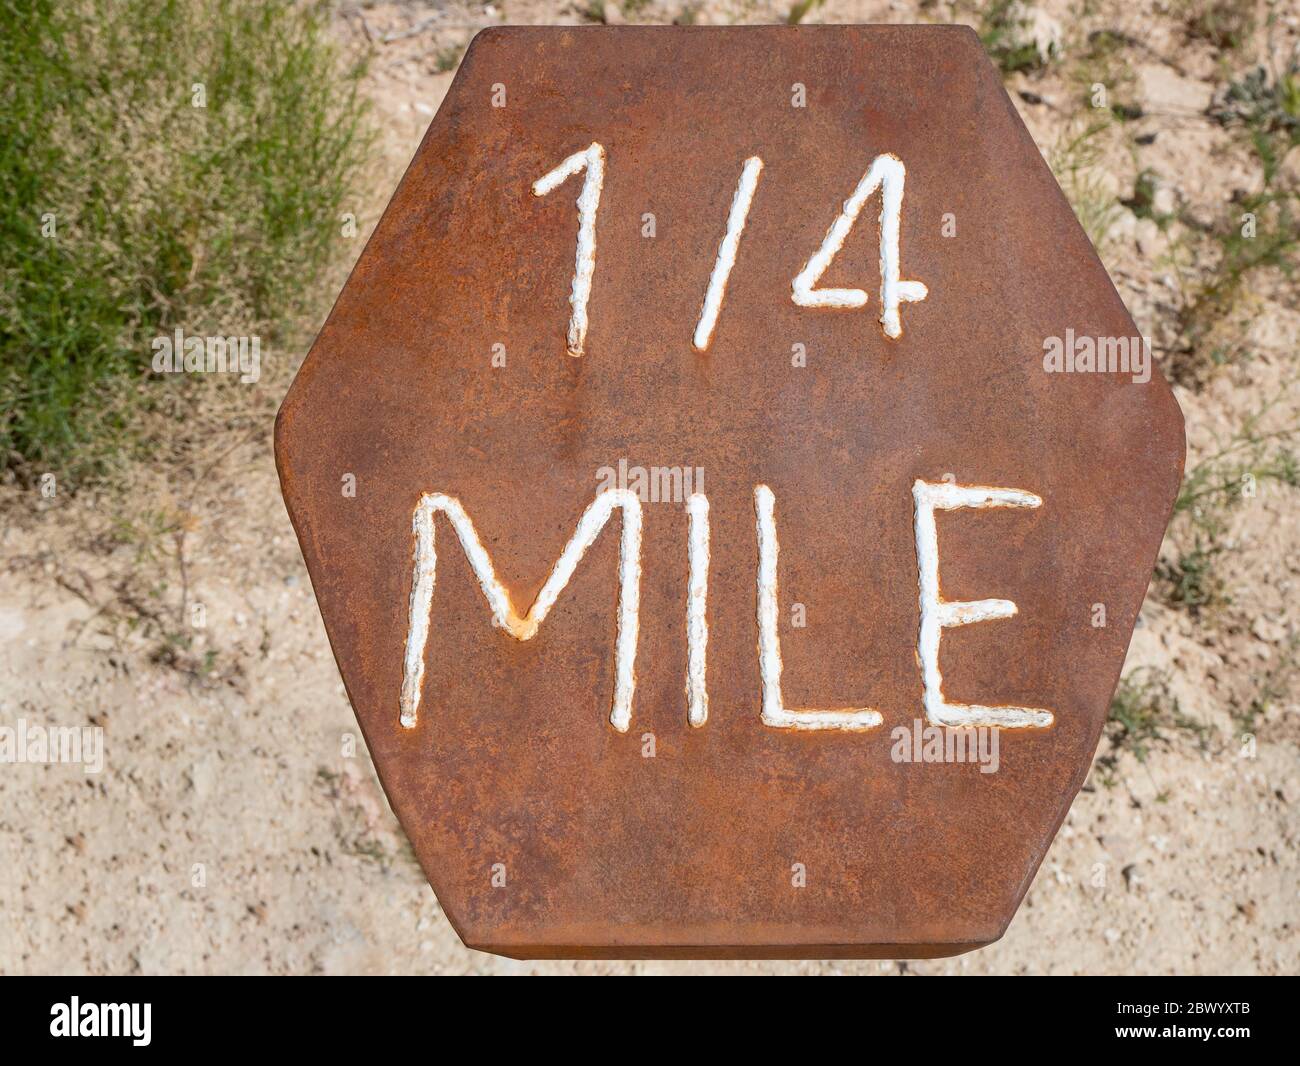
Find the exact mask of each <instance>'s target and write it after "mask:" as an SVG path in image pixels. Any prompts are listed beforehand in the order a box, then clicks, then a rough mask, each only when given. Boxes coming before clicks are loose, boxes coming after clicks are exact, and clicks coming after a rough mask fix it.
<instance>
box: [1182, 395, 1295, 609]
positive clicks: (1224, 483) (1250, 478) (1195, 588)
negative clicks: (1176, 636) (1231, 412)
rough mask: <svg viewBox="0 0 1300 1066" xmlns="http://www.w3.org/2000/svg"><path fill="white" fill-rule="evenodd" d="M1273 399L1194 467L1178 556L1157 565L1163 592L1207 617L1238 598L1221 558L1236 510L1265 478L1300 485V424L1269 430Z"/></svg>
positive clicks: (1186, 482) (1187, 481) (1186, 488)
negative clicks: (1299, 454) (1299, 449)
mask: <svg viewBox="0 0 1300 1066" xmlns="http://www.w3.org/2000/svg"><path fill="white" fill-rule="evenodd" d="M1276 403H1277V401H1276V400H1275V401H1273V403H1272V404H1268V405H1266V406H1265V407H1263V408H1261V409H1260V410H1259V411H1257V412H1255V413H1254V414H1253V415H1251V416H1250V417H1249V418H1247V419H1246V420H1245V421H1244V422H1243V423H1242V425H1241V427H1240V428H1239V429H1238V430H1237V431H1236V432H1235V433H1234V434H1233V436H1232V438H1231V439H1230V440H1229V441H1228V442H1227V443H1226V444H1224V445H1223V446H1222V447H1220V448H1219V449H1218V450H1217V451H1215V452H1213V453H1212V454H1210V455H1208V456H1207V457H1206V458H1204V459H1202V460H1201V461H1200V462H1199V463H1197V464H1196V466H1194V467H1193V468H1192V469H1191V470H1189V471H1188V473H1187V475H1186V477H1184V479H1183V484H1182V487H1181V489H1180V490H1179V493H1178V498H1177V500H1176V501H1175V502H1174V523H1175V526H1174V532H1175V534H1176V539H1177V540H1181V541H1182V542H1183V543H1184V545H1185V546H1184V547H1183V548H1182V550H1181V551H1179V553H1178V555H1177V557H1176V558H1175V559H1173V560H1172V561H1162V562H1161V563H1160V564H1159V565H1158V566H1157V567H1156V578H1157V581H1158V583H1159V587H1160V589H1161V592H1162V598H1163V599H1164V600H1165V602H1166V603H1168V604H1169V605H1170V606H1174V607H1179V608H1181V609H1183V610H1185V611H1187V613H1188V614H1190V615H1191V616H1192V617H1193V618H1196V619H1201V618H1202V617H1204V616H1205V615H1206V614H1208V613H1211V612H1213V611H1214V610H1216V609H1218V608H1221V607H1226V606H1227V605H1228V604H1230V603H1231V602H1232V597H1231V594H1230V591H1229V589H1228V587H1227V584H1226V582H1225V581H1224V579H1223V578H1222V576H1221V574H1220V571H1219V567H1218V564H1219V563H1220V561H1221V560H1222V557H1223V554H1224V552H1225V550H1226V546H1225V540H1226V538H1227V535H1228V528H1229V523H1230V520H1231V512H1232V510H1233V509H1234V508H1235V507H1237V506H1239V505H1240V503H1241V502H1242V501H1243V500H1247V499H1251V498H1252V497H1254V496H1255V494H1256V493H1257V492H1259V491H1260V489H1261V487H1262V486H1263V485H1264V484H1265V483H1269V482H1271V483H1275V484H1278V485H1282V486H1286V487H1289V488H1296V487H1300V461H1297V458H1296V453H1295V451H1294V442H1295V440H1296V438H1297V436H1300V427H1298V426H1291V427H1286V428H1282V429H1277V430H1272V431H1269V432H1264V431H1262V430H1261V428H1260V424H1261V422H1262V421H1263V419H1264V418H1265V416H1266V415H1267V414H1268V412H1269V411H1270V410H1271V409H1272V407H1273V406H1274V405H1275V404H1276Z"/></svg>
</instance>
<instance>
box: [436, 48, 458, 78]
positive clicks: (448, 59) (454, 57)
mask: <svg viewBox="0 0 1300 1066" xmlns="http://www.w3.org/2000/svg"><path fill="white" fill-rule="evenodd" d="M464 51H465V46H464V45H462V44H449V45H448V46H447V47H446V48H440V49H438V52H437V54H436V55H434V57H433V67H434V70H436V71H437V72H438V73H439V74H446V73H447V71H449V70H455V69H456V64H457V63H459V62H460V57H461V55H462V54H464Z"/></svg>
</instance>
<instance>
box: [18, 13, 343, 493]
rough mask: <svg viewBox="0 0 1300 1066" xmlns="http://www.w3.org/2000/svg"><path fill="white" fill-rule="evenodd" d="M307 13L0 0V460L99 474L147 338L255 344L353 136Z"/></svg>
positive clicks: (295, 293)
mask: <svg viewBox="0 0 1300 1066" xmlns="http://www.w3.org/2000/svg"><path fill="white" fill-rule="evenodd" d="M325 17H326V16H325V13H324V12H323V11H322V10H321V9H320V8H319V7H315V6H304V5H292V4H283V3H273V2H269V0H212V2H204V0H0V470H8V471H10V472H11V473H17V474H18V475H19V476H24V475H28V476H29V475H31V474H32V473H34V472H36V471H38V470H56V471H59V472H60V473H62V474H63V475H64V476H66V477H73V478H76V477H78V476H84V475H87V474H91V475H93V474H94V473H96V472H98V471H102V470H103V469H104V466H105V464H106V463H107V462H108V461H109V460H111V459H112V457H113V456H114V455H116V454H119V453H120V452H121V450H122V449H123V448H124V447H127V446H129V444H130V442H131V440H132V437H133V434H132V431H131V426H132V423H133V416H134V415H135V414H136V413H137V412H138V411H139V407H140V404H141V403H142V402H143V403H144V404H146V405H147V404H149V403H150V402H151V399H150V397H151V393H152V394H153V395H154V396H155V397H156V395H157V393H156V389H157V385H156V384H155V385H154V386H153V387H152V388H151V387H150V386H149V385H148V384H147V382H148V376H149V369H150V363H151V357H152V351H151V348H150V341H151V340H152V338H153V337H155V336H157V335H159V334H161V333H170V331H171V330H173V329H175V328H177V327H180V328H183V329H184V330H185V331H186V332H187V333H196V334H200V335H202V334H207V333H211V334H217V333H220V334H222V335H245V334H250V333H259V334H260V335H261V336H262V339H263V355H264V356H265V345H266V342H267V341H268V340H271V339H274V338H275V336H276V334H277V331H278V330H281V329H283V327H284V325H285V323H287V322H288V321H289V320H290V319H291V317H292V316H294V315H295V314H297V313H299V312H300V311H301V310H302V307H303V305H304V300H305V299H307V298H308V297H310V296H312V295H313V294H314V290H313V285H314V282H315V281H316V280H317V279H318V278H319V276H320V273H321V271H322V269H323V268H324V267H325V266H327V265H328V264H329V262H330V260H331V258H332V256H333V255H334V253H335V250H336V249H341V246H342V242H341V241H340V240H339V239H338V234H339V225H340V223H339V215H340V214H341V213H342V212H343V211H344V210H347V209H348V207H349V206H350V203H351V199H350V198H351V196H352V193H353V183H354V181H355V179H356V175H357V173H358V168H359V165H360V163H361V161H362V159H363V158H364V156H365V154H366V151H367V147H368V141H367V138H368V134H367V133H366V129H365V126H364V108H363V104H362V101H361V99H360V97H359V96H358V93H357V84H358V79H359V76H360V73H361V71H360V69H359V68H357V67H353V68H350V69H348V68H345V67H344V66H343V65H342V63H341V61H340V57H339V55H338V54H337V51H336V49H335V47H334V46H333V44H332V43H331V42H330V40H329V37H328V31H327V26H326V23H325V21H324V20H325ZM200 92H201V93H202V96H203V98H204V99H203V100H202V102H203V103H204V105H205V106H195V104H196V100H198V95H197V94H199V93H200ZM317 291H318V290H317Z"/></svg>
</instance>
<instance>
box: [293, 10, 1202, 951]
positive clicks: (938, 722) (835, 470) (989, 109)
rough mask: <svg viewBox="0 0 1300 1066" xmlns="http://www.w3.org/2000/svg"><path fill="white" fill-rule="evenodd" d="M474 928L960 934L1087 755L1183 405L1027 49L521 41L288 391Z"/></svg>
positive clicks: (863, 939) (480, 92)
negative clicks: (996, 59)
mask: <svg viewBox="0 0 1300 1066" xmlns="http://www.w3.org/2000/svg"><path fill="white" fill-rule="evenodd" d="M276 455H277V459H278V462H279V468H280V475H281V481H282V485H283V490H284V497H285V501H286V503H287V505H288V509H289V513H290V515H291V517H292V519H293V523H294V526H295V528H296V530H297V532H298V536H299V538H300V541H301V544H302V550H303V553H304V555H305V556H306V560H307V565H308V569H309V570H310V573H311V578H312V582H313V584H314V587H315V591H316V596H317V598H318V600H319V603H320V608H321V612H322V615H323V617H324V620H325V626H326V629H327V631H328V633H329V638H330V642H331V644H332V646H333V649H334V653H335V656H336V658H337V660H338V664H339V668H340V670H341V671H342V674H343V680H344V682H345V684H346V686H347V691H348V695H349V697H350V698H351V700H352V705H353V707H354V708H355V710H356V714H357V718H358V721H359V722H360V724H361V728H362V731H363V732H364V734H365V738H366V742H367V743H368V744H369V746H370V751H371V752H372V754H373V756H374V761H375V765H376V767H377V769H378V771H379V776H380V779H381V780H382V782H383V786H384V788H385V790H386V791H387V793H388V797H389V799H390V801H391V803H392V806H393V809H394V810H395V811H396V813H397V816H398V818H399V819H400V820H401V823H402V825H403V827H404V828H405V830H406V833H407V834H408V836H409V837H410V839H411V842H412V844H413V845H414V847H415V851H416V854H417V855H418V856H419V859H420V862H421V864H422V865H423V868H424V870H425V873H426V874H427V876H428V878H429V880H430V882H431V883H432V885H433V888H434V890H435V891H436V893H437V896H438V899H439V901H440V902H441V904H442V907H443V909H444V910H445V911H446V914H447V916H448V918H449V919H450V920H451V922H452V924H453V925H454V926H455V928H456V930H457V932H458V933H460V935H461V937H462V938H463V939H464V941H465V942H466V943H467V944H469V945H471V946H473V947H477V948H482V949H484V950H488V951H495V952H500V953H504V954H509V955H515V956H523V957H556V956H589V957H590V956H610V957H653V956H660V957H663V956H677V957H692V956H693V957H703V956H713V957H733V956H734V957H741V956H749V957H763V956H769V957H800V956H816V957H831V956H846V957H906V956H913V957H922V956H925V957H928V956H938V955H945V954H953V953H956V952H960V951H964V950H967V949H970V948H973V947H977V946H980V945H983V944H987V943H989V942H990V941H993V940H996V939H997V938H998V937H999V936H1001V935H1002V933H1003V931H1004V930H1005V929H1006V927H1007V924H1008V923H1009V921H1010V920H1011V917H1012V915H1013V914H1014V912H1015V910H1016V907H1017V905H1018V904H1019V902H1020V899H1021V898H1022V897H1023V895H1024V893H1025V891H1026V889H1027V888H1028V886H1029V883H1030V881H1031V879H1032V878H1033V876H1034V872H1035V870H1036V869H1037V867H1038V865H1039V863H1040V861H1041V860H1042V857H1043V854H1044V852H1045V851H1046V849H1047V847H1048V845H1049V843H1050V842H1051V840H1052V836H1053V834H1054V833H1055V832H1056V829H1057V827H1058V826H1059V825H1060V823H1061V820H1062V819H1063V818H1064V816H1065V814H1066V811H1067V810H1068V808H1069V806H1070V802H1071V800H1072V799H1073V797H1074V795H1075V793H1076V792H1077V790H1078V788H1079V786H1080V785H1081V783H1082V782H1083V780H1084V777H1085V775H1086V774H1087V771H1088V767H1089V763H1090V760H1091V757H1092V754H1093V751H1094V749H1095V747H1096V744H1097V740H1098V737H1099V735H1100V732H1101V729H1102V725H1103V723H1104V721H1105V718H1106V713H1107V707H1108V703H1109V700H1110V697H1111V694H1112V692H1113V689H1114V687H1115V684H1116V680H1117V678H1118V675H1119V671H1120V667H1121V665H1122V663H1123V660H1124V655H1125V650H1126V648H1127V646H1128V641H1129V637H1130V634H1131V631H1132V627H1133V624H1134V620H1135V618H1136V616H1137V612H1138V609H1139V607H1140V605H1141V603H1142V598H1143V595H1144V592H1145V589H1146V586H1147V581H1148V579H1149V577H1150V573H1151V569H1152V566H1153V564H1154V561H1155V557H1156V552H1157V549H1158V547H1159V545H1160V540H1161V537H1162V534H1163V531H1164V528H1165V525H1166V522H1167V521H1168V518H1169V514H1170V510H1171V507H1172V503H1173V500H1174V496H1175V493H1176V490H1177V486H1178V484H1179V479H1180V476H1181V470H1182V456H1183V430H1182V418H1181V414H1180V412H1179V409H1178V406H1177V403H1176V402H1175V400H1174V398H1173V396H1172V394H1171V392H1170V390H1169V388H1168V386H1167V385H1166V384H1165V382H1164V380H1163V379H1162V378H1161V376H1160V374H1159V372H1158V371H1157V370H1156V369H1155V368H1154V367H1153V365H1152V363H1151V358H1150V351H1149V349H1148V347H1147V346H1146V344H1145V342H1144V341H1143V339H1142V338H1141V336H1140V335H1139V333H1138V330H1137V329H1136V327H1135V326H1134V324H1133V322H1132V320H1131V319H1130V317H1129V315H1128V314H1127V312H1126V311H1125V309H1124V307H1123V305H1122V303H1121V302H1120V299H1119V296H1118V295H1117V294H1116V292H1115V289H1114V288H1113V286H1112V285H1111V283H1110V281H1109V279H1108V278H1107V276H1106V272H1105V269H1104V268H1103V267H1102V265H1101V263H1100V261H1099V260H1098V259H1097V256H1096V254H1095V253H1094V252H1093V249H1092V247H1091V246H1090V245H1089V242H1088V239H1087V237H1086V236H1085V235H1084V232H1083V230H1082V229H1081V228H1080V226H1079V224H1078V223H1077V222H1076V220H1075V218H1074V215H1073V214H1072V212H1071V210H1070V207H1069V205H1068V204H1067V202H1066V200H1065V198H1064V196H1062V194H1061V191H1060V190H1059V188H1058V187H1057V185H1056V183H1055V181H1054V180H1053V179H1052V176H1051V174H1050V172H1049V171H1048V169H1047V167H1046V166H1045V165H1044V162H1043V160H1042V158H1041V157H1040V155H1039V153H1038V150H1037V149H1036V148H1035V146H1034V144H1033V141H1032V140H1031V139H1030V137H1029V135H1028V133H1027V132H1026V131H1025V128H1024V126H1023V125H1022V124H1021V122H1020V120H1019V118H1018V117H1017V115H1016V112H1015V110H1014V108H1013V107H1012V105H1011V103H1010V101H1009V100H1008V98H1007V95H1006V93H1005V91H1004V90H1003V88H1002V84H1001V81H1000V79H999V77H998V75H997V72H996V71H995V70H994V68H993V66H992V64H991V63H990V62H989V61H988V59H987V58H986V57H985V55H984V53H983V51H982V49H981V47H980V44H979V41H978V39H977V38H976V37H975V35H974V34H973V33H971V32H970V31H969V30H966V29H958V28H947V27H942V28H940V27H826V28H811V27H810V28H785V27H779V28H777V27H771V28H745V29H741V28H735V29H732V28H726V29H722V28H718V29H715V28H691V27H681V28H677V27H665V28H596V27H593V28H585V29H575V28H519V29H509V28H507V29H494V30H488V31H485V32H483V33H481V34H479V36H478V37H477V38H476V39H475V41H474V43H473V45H472V46H471V48H470V50H469V52H468V53H467V54H466V56H465V60H464V62H463V64H462V65H461V68H460V72H459V73H458V74H457V76H456V80H455V82H454V84H453V85H452V87H451V89H450V91H449V93H448V95H447V99H446V101H445V103H444V104H443V105H442V108H441V110H440V111H439V112H438V115H437V117H436V118H435V119H434V120H433V122H432V123H431V124H430V127H429V131H428V133H427V135H426V136H425V138H424V142H423V144H422V145H421V146H420V149H419V151H418V152H417V153H416V156H415V159H414V161H413V162H412V163H411V166H410V169H409V170H408V172H407V174H406V176H405V177H404V178H403V180H402V183H401V185H400V187H399V188H398V190H397V193H396V195H395V196H394V197H393V201H392V203H391V204H390V205H389V207H388V210H387V211H386V213H385V214H384V216H383V219H382V220H381V221H380V223H379V225H378V227H377V229H376V230H375V233H374V236H373V237H372V238H371V240H370V243H369V244H368V245H367V247H366V249H365V251H364V253H363V254H362V256H361V258H360V260H359V262H358V263H357V266H356V269H355V270H354V272H353V273H352V276H351V278H350V279H349V280H348V283H347V285H346V287H345V288H344V290H343V292H342V294H341V295H340V296H339V299H338V303H337V305H336V306H335V307H334V310H333V312H332V313H331V314H330V316H329V319H328V321H327V322H326V323H325V326H324V328H323V329H322V330H321V332H320V335H319V337H318V338H317V340H316V343H315V345H314V346H313V348H312V350H311V353H310V355H309V356H308V358H307V360H306V362H305V363H304V364H303V367H302V370H301V372H300V373H299V375H298V377H297V379H296V380H295V382H294V384H293V387H292V388H291V390H290V392H289V394H288V397H287V398H286V399H285V401H284V406H283V409H282V410H281V412H280V416H279V421H278V423H277V432H276Z"/></svg>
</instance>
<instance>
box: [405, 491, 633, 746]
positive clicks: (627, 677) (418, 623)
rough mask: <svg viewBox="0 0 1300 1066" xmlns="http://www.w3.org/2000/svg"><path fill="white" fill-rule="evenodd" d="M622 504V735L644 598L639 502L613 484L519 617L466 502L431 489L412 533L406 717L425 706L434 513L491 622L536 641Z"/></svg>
mask: <svg viewBox="0 0 1300 1066" xmlns="http://www.w3.org/2000/svg"><path fill="white" fill-rule="evenodd" d="M616 507H620V508H622V510H623V536H622V539H621V541H620V543H619V562H618V574H619V591H618V635H617V638H616V641H615V647H614V705H613V709H612V710H611V711H610V714H609V723H610V725H612V726H613V727H614V728H615V729H617V730H618V731H619V732H620V733H623V732H626V731H627V728H628V726H629V724H630V723H631V721H632V692H633V689H634V687H635V684H636V673H635V666H636V641H637V628H638V625H639V619H638V614H639V610H640V603H641V501H640V500H639V499H637V496H636V493H634V492H632V491H630V490H628V489H607V490H605V491H604V492H601V493H598V494H597V496H596V498H595V499H594V500H593V501H592V502H591V505H590V506H589V507H588V508H587V509H586V510H585V511H584V512H583V513H582V517H581V518H580V519H579V520H578V528H577V529H576V530H574V533H573V536H572V537H571V538H570V539H569V543H568V544H566V545H565V546H564V551H563V552H562V553H561V555H560V559H559V562H557V563H556V564H555V569H554V570H552V571H551V574H550V577H548V578H547V579H546V584H545V585H543V586H542V591H541V592H539V593H538V594H537V599H536V600H535V601H534V602H533V605H532V606H531V607H529V608H528V613H527V614H525V615H523V616H520V614H519V613H518V612H517V611H516V610H515V606H514V604H513V603H512V602H511V600H510V594H509V593H508V592H507V591H506V589H505V586H503V585H502V584H501V582H500V581H498V580H497V576H496V571H495V570H494V569H493V568H492V560H491V558H490V557H489V556H488V553H487V549H486V548H484V547H483V542H482V541H480V540H479V538H478V533H477V532H475V530H474V523H473V522H471V521H470V519H469V515H467V514H466V513H465V508H464V507H462V506H461V504H460V501H459V500H457V499H455V498H454V497H452V496H444V495H443V494H442V493H440V492H435V493H426V494H425V495H423V496H421V497H420V502H419V503H417V504H416V505H415V514H414V516H413V518H412V522H411V526H412V532H413V534H414V536H415V556H414V570H413V574H412V578H411V605H410V618H409V621H408V624H407V631H406V656H405V660H404V664H403V668H402V693H401V723H402V725H403V726H404V727H406V728H407V729H414V728H415V725H416V722H417V720H418V719H417V712H418V711H419V707H420V688H421V686H422V684H423V682H424V650H425V645H427V644H428V641H429V623H430V620H431V618H432V614H433V587H434V580H435V573H436V569H437V562H438V556H437V552H436V551H435V546H434V530H433V518H434V515H436V514H438V513H439V512H441V513H442V514H444V515H446V516H447V520H448V521H449V522H450V523H451V527H452V529H454V530H455V531H456V535H457V537H459V538H460V544H461V547H462V548H463V549H464V551H465V557H466V559H468V560H469V564H470V566H471V567H472V568H473V570H474V575H475V577H477V578H478V582H479V585H480V586H481V587H482V589H483V595H484V596H485V597H486V598H487V601H488V606H489V607H490V608H491V610H492V624H493V625H495V626H498V627H499V628H501V629H504V630H505V631H506V632H507V633H509V634H510V636H512V637H514V638H515V639H516V640H531V639H532V638H533V637H534V636H536V635H537V630H538V628H539V627H540V626H541V624H542V622H543V621H544V620H545V618H546V616H547V614H548V613H549V612H550V610H551V608H552V607H553V606H554V604H555V601H556V600H557V599H558V598H559V595H560V593H561V592H563V591H564V587H565V586H566V585H567V584H568V583H569V578H571V577H572V576H573V571H574V570H575V569H576V568H577V565H578V562H579V561H580V560H581V559H582V557H583V555H584V554H585V553H586V551H587V549H588V548H589V547H591V544H592V542H593V541H594V540H595V539H596V537H597V536H598V535H599V534H600V531H601V530H602V529H604V528H605V524H606V523H607V522H608V521H609V517H610V515H611V514H613V512H614V508H616Z"/></svg>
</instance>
